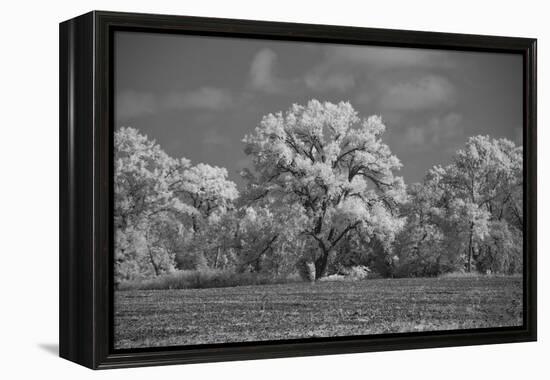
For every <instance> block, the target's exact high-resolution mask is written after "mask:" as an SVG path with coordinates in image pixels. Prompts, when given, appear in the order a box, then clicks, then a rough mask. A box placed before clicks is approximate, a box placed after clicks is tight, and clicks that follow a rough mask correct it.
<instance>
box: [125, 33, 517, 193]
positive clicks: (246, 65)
mask: <svg viewBox="0 0 550 380" xmlns="http://www.w3.org/2000/svg"><path fill="white" fill-rule="evenodd" d="M522 83H523V82H522V57H521V56H520V55H513V54H501V53H481V52H464V51H446V50H430V49H408V48H399V47H396V48H394V47H392V48H389V47H375V46H358V45H340V44H339V45H333V44H321V43H305V42H288V41H271V40H257V39H240V38H224V37H201V36H187V35H171V34H154V33H141V32H117V33H116V35H115V127H122V126H126V127H134V128H136V129H138V130H139V131H140V132H141V133H144V134H146V135H147V136H148V137H150V138H152V139H155V140H156V141H157V142H158V143H159V144H160V146H161V147H162V148H163V149H164V150H165V151H166V152H167V153H168V154H169V155H171V156H173V157H186V158H188V159H190V160H191V161H192V162H193V163H194V164H196V163H199V162H202V163H207V164H210V165H216V166H223V167H226V168H227V170H228V172H229V177H230V178H231V179H232V180H234V181H235V182H236V183H237V185H238V186H242V185H243V183H242V181H241V180H240V177H239V174H238V173H239V172H240V170H241V169H242V168H243V167H246V166H249V165H250V161H249V159H248V158H247V157H246V155H245V154H244V152H243V148H244V144H243V143H242V139H243V137H244V136H245V135H246V134H250V133H252V131H253V130H254V128H255V127H256V126H257V125H258V124H259V122H260V120H261V119H262V117H263V116H264V115H267V114H269V113H275V112H278V111H286V110H287V109H288V108H289V107H290V106H291V105H292V104H293V103H298V104H306V103H307V101H308V100H310V99H317V100H320V101H330V102H339V101H349V102H350V103H351V104H352V105H353V107H354V108H355V109H356V110H357V111H358V112H359V115H360V116H361V117H368V116H370V115H374V114H376V115H380V116H382V119H383V121H384V124H385V125H386V132H385V134H384V135H383V140H384V141H385V142H386V143H387V144H388V145H389V147H390V149H391V150H392V152H393V153H394V154H395V155H396V156H397V157H398V158H399V159H400V160H401V162H402V163H403V168H402V169H401V172H400V173H399V175H401V176H403V177H404V179H405V181H406V182H407V183H412V182H419V181H421V180H422V178H423V177H424V174H425V173H426V171H427V170H428V169H429V168H431V167H432V166H433V165H438V164H446V163H448V162H450V160H451V158H452V155H453V153H454V152H455V151H456V150H457V149H459V148H460V147H461V146H462V145H464V143H465V142H466V140H467V138H468V137H470V136H473V135H478V134H483V135H490V136H491V137H495V138H497V137H499V138H500V137H505V138H508V139H510V140H512V141H514V142H516V143H517V144H521V143H522V140H521V139H522V138H521V131H522V112H523V111H522Z"/></svg>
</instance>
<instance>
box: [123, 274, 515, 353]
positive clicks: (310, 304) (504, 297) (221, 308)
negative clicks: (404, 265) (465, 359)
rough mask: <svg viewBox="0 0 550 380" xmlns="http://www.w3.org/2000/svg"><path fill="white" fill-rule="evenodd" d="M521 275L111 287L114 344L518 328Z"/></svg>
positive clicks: (127, 345) (153, 343) (203, 342)
mask: <svg viewBox="0 0 550 380" xmlns="http://www.w3.org/2000/svg"><path fill="white" fill-rule="evenodd" d="M522 310H523V307H522V278H521V277H489V276H481V277H468V278H415V279H380V280H366V281H358V282H318V283H314V284H310V283H294V284H283V285H263V286H238V287H232V288H212V289H179V290H128V291H116V292H115V328H114V332H115V348H117V349H123V348H140V347H159V346H172V345H195V344H211V343H227V342H245V341H264V340H280V339H298V338H310V337H333V336H347V335H348V336H349V335H370V334H382V333H398V332H411V331H434V330H455V329H470V328H484V327H504V326H521V324H522V318H523V315H522Z"/></svg>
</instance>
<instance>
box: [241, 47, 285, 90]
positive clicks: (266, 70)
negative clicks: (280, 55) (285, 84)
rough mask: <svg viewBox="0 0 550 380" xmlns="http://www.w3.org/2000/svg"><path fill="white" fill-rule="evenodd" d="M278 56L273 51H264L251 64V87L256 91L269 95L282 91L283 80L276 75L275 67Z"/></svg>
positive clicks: (258, 53)
mask: <svg viewBox="0 0 550 380" xmlns="http://www.w3.org/2000/svg"><path fill="white" fill-rule="evenodd" d="M276 60H277V54H275V52H274V51H273V50H271V49H267V48H266V49H262V50H260V51H259V52H257V53H256V55H255V56H254V58H253V59H252V63H251V64H250V73H249V76H250V85H251V87H252V88H254V89H256V90H260V91H263V92H267V93H277V92H280V91H281V87H282V85H281V80H280V79H278V78H276V77H275V75H274V71H273V67H274V65H275V61H276Z"/></svg>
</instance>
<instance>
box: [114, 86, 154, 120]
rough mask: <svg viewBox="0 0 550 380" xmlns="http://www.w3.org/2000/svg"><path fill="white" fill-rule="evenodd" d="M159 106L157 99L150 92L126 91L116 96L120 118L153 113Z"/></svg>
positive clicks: (117, 114) (118, 116) (117, 112)
mask: <svg viewBox="0 0 550 380" xmlns="http://www.w3.org/2000/svg"><path fill="white" fill-rule="evenodd" d="M157 107H158V105H157V99H156V98H155V96H154V95H153V94H152V93H149V92H139V91H132V90H130V91H124V92H122V93H120V94H119V95H118V96H117V98H116V116H117V118H119V119H129V118H133V117H137V116H142V115H146V114H152V113H154V112H156V110H157Z"/></svg>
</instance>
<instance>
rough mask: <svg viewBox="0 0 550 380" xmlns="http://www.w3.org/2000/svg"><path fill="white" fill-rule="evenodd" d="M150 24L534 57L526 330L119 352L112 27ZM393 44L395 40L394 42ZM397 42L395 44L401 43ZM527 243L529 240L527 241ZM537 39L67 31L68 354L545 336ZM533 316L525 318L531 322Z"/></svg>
mask: <svg viewBox="0 0 550 380" xmlns="http://www.w3.org/2000/svg"><path fill="white" fill-rule="evenodd" d="M120 25H124V26H127V27H133V26H136V25H137V26H139V25H143V26H144V27H146V28H153V29H154V28H155V27H158V28H162V29H164V30H165V31H167V32H170V31H178V32H185V31H186V30H189V31H193V32H194V33H200V32H201V31H204V32H206V33H208V32H215V33H220V34H221V35H227V36H233V37H234V36H235V35H236V34H239V35H242V36H243V37H246V36H250V38H267V39H279V37H280V38H281V39H291V40H306V39H310V40H316V41H319V42H321V41H324V42H328V41H329V40H330V41H334V42H335V43H339V40H341V41H348V42H349V43H356V44H381V45H388V46H391V45H392V43H393V44H394V45H395V46H405V45H414V46H416V47H432V48H437V47H439V46H449V48H450V49H452V50H455V49H456V50H473V51H475V50H485V49H489V50H490V49H493V50H500V51H503V52H504V51H514V52H516V53H520V52H522V53H523V54H524V56H525V61H524V62H525V66H524V75H525V84H524V91H525V92H524V104H525V115H524V124H525V125H524V128H525V129H527V131H526V132H524V133H525V135H524V136H526V141H525V144H526V145H528V146H529V147H530V148H531V149H528V151H529V152H528V153H527V154H526V158H527V162H528V165H527V166H526V167H525V171H526V180H527V181H528V182H527V184H526V190H527V191H526V192H528V195H529V197H528V199H527V203H526V204H527V206H528V207H534V209H532V208H530V209H529V211H530V214H529V217H528V220H527V223H528V228H529V229H528V232H529V233H528V238H530V239H531V238H532V239H535V240H534V245H533V244H531V243H532V242H533V240H532V241H531V242H530V243H529V244H528V248H529V252H528V255H527V257H528V260H527V266H526V268H527V270H528V271H529V272H528V273H529V276H526V277H528V278H527V279H526V283H525V284H526V286H525V290H526V291H527V292H528V293H529V294H528V296H527V298H526V311H527V317H526V320H525V321H526V323H525V324H524V328H523V329H521V330H516V331H507V332H484V333H482V332H480V333H475V334H474V335H473V336H470V337H468V336H465V335H460V334H458V333H456V332H449V333H448V334H442V335H439V336H435V335H429V334H427V335H418V336H402V337H398V336H395V337H389V338H382V337H381V338H376V337H371V338H370V340H368V341H367V340H365V341H355V342H352V341H351V340H350V341H346V342H342V341H340V342H338V343H337V342H335V341H331V342H322V343H321V342H316V343H314V342H311V343H309V342H308V343H290V344H288V343H280V344H276V345H273V346H271V347H269V346H265V345H261V344H258V345H257V346H249V347H233V348H230V347H224V348H211V349H209V348H204V349H202V348H201V349H193V350H181V351H171V352H169V351H165V352H142V353H128V354H117V353H113V352H111V351H110V350H111V347H110V343H109V337H110V335H109V334H110V333H111V332H110V331H109V328H110V325H109V323H110V319H109V317H108V312H109V310H110V305H109V304H108V300H109V292H108V290H109V284H110V281H111V279H110V278H109V273H110V272H109V270H108V269H107V265H109V264H110V262H109V254H108V253H109V244H110V243H111V241H110V240H111V237H110V235H109V233H108V232H107V231H106V230H107V229H108V227H107V224H105V223H109V222H110V215H109V210H107V208H108V207H106V205H107V204H108V203H109V202H111V201H112V199H111V196H110V195H109V194H107V193H105V189H108V188H109V185H108V183H109V180H110V179H109V176H110V175H111V168H110V162H109V160H110V158H109V157H108V156H109V154H110V148H111V147H110V145H109V144H110V142H109V141H110V140H109V134H110V132H111V131H110V122H111V120H112V119H111V118H112V110H109V102H110V101H111V100H112V99H109V97H110V95H109V87H108V86H111V85H112V84H111V83H109V81H110V77H109V73H108V70H109V61H108V58H109V56H110V54H112V50H111V51H110V50H109V49H111V48H112V47H111V46H110V41H109V28H111V27H115V26H120ZM388 41H390V42H388ZM391 41H395V42H391ZM526 238H527V237H526ZM535 270H536V40H533V39H527V38H512V37H495V36H475V35H459V34H448V33H431V32H410V31H397V30H384V29H369V28H355V27H338V26H322V25H306V24H289V23H277V22H259V21H251V20H250V21H248V20H229V19H212V18H198V17H185V16H164V15H146V14H132V13H119V12H104V11H94V12H90V13H88V14H86V15H83V16H79V17H77V18H75V19H72V20H69V21H67V22H65V23H62V24H61V25H60V356H61V357H64V358H66V359H69V360H71V361H74V362H76V363H79V364H82V365H84V366H86V367H89V368H93V369H103V368H120V367H135V366H148V365H164V364H183V363H200V362H214V361H228V360H246V359H248V360H250V359H264V358H276V357H292V356H308V355H326V354H342V353H351V352H370V351H384V350H396V349H399V350H401V349H415V348H435V347H447V346H458V345H473V344H495V343H508V342H528V341H533V340H536V318H537V316H536V275H537V274H536V272H535ZM524 317H525V316H524Z"/></svg>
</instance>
